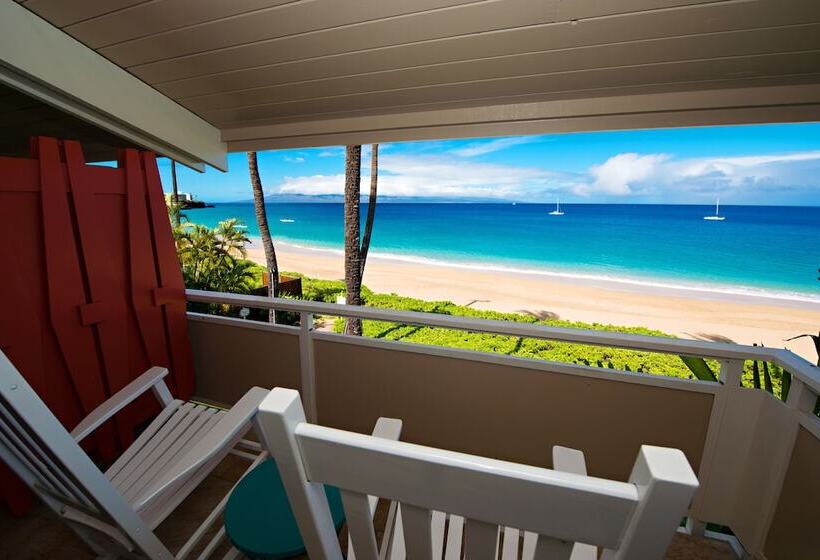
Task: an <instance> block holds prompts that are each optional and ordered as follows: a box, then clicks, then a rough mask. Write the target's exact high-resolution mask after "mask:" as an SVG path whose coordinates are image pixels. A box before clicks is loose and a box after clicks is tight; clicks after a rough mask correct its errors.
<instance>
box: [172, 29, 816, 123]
mask: <svg viewBox="0 0 820 560" xmlns="http://www.w3.org/2000/svg"><path fill="white" fill-rule="evenodd" d="M817 49H820V24H814V25H805V26H797V27H786V28H779V29H773V30H753V31H740V32H731V33H723V34H711V35H704V36H701V37H699V38H698V39H697V40H696V41H693V40H692V39H691V38H689V37H672V38H665V39H654V40H651V41H637V42H633V43H619V44H613V45H602V46H592V47H585V48H577V49H569V50H557V51H549V52H534V53H528V54H520V55H512V56H504V57H497V58H486V59H480V60H472V61H463V62H454V63H447V64H441V65H436V66H421V67H413V68H406V69H398V70H387V71H381V72H375V73H367V74H357V75H352V76H343V77H336V78H326V79H318V80H305V81H301V82H299V81H293V82H290V83H287V82H285V83H283V84H281V85H276V86H268V87H261V88H250V89H246V90H237V91H229V92H225V93H217V94H211V95H204V96H193V97H182V98H178V101H179V102H180V103H182V104H183V105H185V106H186V107H188V108H189V109H191V110H193V111H203V110H210V109H227V108H232V107H243V106H250V105H257V104H263V103H265V102H268V101H273V100H285V99H301V98H308V97H309V96H310V95H311V94H312V93H314V92H321V95H322V96H331V95H340V94H349V93H361V92H366V91H378V90H384V89H397V88H410V87H419V86H425V85H439V84H447V83H456V82H465V81H479V80H486V79H497V78H505V77H507V78H511V77H516V76H526V75H531V74H533V73H535V72H537V73H538V74H540V75H545V74H552V73H558V72H569V71H583V70H592V69H603V68H618V67H622V66H630V67H632V66H638V65H645V64H657V63H661V62H675V61H685V60H690V59H699V60H706V59H709V58H713V57H714V58H718V56H717V55H719V57H721V58H723V57H729V56H733V57H740V56H748V55H760V54H771V53H788V52H799V51H808V50H817ZM287 78H288V76H287V75H285V76H282V75H280V76H279V79H280V80H282V81H284V80H286V79H287Z"/></svg>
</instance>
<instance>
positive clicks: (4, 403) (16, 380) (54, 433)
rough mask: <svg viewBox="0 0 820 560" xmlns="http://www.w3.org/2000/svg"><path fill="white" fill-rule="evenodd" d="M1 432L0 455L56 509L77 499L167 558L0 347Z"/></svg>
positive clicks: (153, 552)
mask: <svg viewBox="0 0 820 560" xmlns="http://www.w3.org/2000/svg"><path fill="white" fill-rule="evenodd" d="M0 434H2V436H3V437H2V439H0V458H2V459H3V460H4V461H5V462H6V463H7V464H8V465H9V466H10V467H11V468H12V469H13V470H14V471H15V472H16V473H17V475H18V476H20V478H22V479H23V480H24V481H26V482H27V483H28V484H29V486H31V487H32V489H33V490H34V491H35V492H37V493H38V494H39V495H40V496H41V497H42V498H43V500H44V501H45V502H46V503H47V504H48V505H49V506H50V507H52V508H54V509H55V510H56V511H57V513H58V514H61V513H62V510H63V508H62V505H64V504H65V503H66V502H77V501H79V505H81V506H83V507H84V509H87V510H89V511H90V512H91V513H93V514H95V516H96V515H99V516H100V517H102V518H104V519H105V520H111V521H112V523H113V524H114V525H116V526H117V527H118V528H119V530H120V531H121V532H122V533H123V534H124V535H126V536H127V538H128V539H130V541H132V542H133V543H134V544H135V545H136V547H137V548H139V549H140V550H141V551H142V552H143V553H144V554H145V555H147V556H148V557H150V558H157V559H168V560H170V559H171V555H170V553H169V552H168V549H167V548H165V546H163V544H162V543H161V542H160V541H159V540H158V539H157V537H156V536H155V535H154V533H153V532H152V531H150V530H149V529H148V528H147V527H146V525H145V523H144V522H143V520H142V519H141V518H140V516H139V515H138V514H137V513H136V512H135V511H134V510H133V509H132V508H131V506H130V505H129V504H128V503H127V502H126V501H125V499H124V498H123V497H122V496H121V495H120V494H119V493H118V492H117V491H116V489H115V488H114V487H113V486H112V485H111V483H110V482H109V480H108V479H107V478H106V477H105V475H104V474H103V473H102V472H101V471H100V470H99V469H98V468H97V466H96V465H95V464H94V463H93V462H92V461H91V459H90V458H89V457H88V455H86V454H85V452H84V451H83V450H82V449H81V448H80V446H79V445H78V444H77V442H76V441H74V439H73V438H72V437H71V434H69V433H68V431H66V429H65V428H64V427H63V425H62V424H61V423H60V422H59V420H57V418H56V417H55V416H54V415H53V414H52V413H51V411H50V410H49V409H48V407H46V405H45V403H43V401H42V400H41V399H40V397H39V396H38V395H37V393H35V392H34V390H33V389H32V388H31V387H30V386H29V384H28V383H27V382H26V380H25V379H24V378H23V376H22V375H21V374H20V372H18V371H17V369H16V368H15V367H14V365H13V364H12V363H11V362H10V361H9V359H8V358H7V357H6V355H5V354H3V353H2V352H0ZM72 497H74V498H76V500H72V499H71V498H72Z"/></svg>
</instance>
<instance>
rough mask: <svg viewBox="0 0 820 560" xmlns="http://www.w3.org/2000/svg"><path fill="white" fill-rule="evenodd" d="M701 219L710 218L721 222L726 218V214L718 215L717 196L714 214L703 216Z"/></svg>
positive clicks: (718, 202) (718, 204) (718, 200)
mask: <svg viewBox="0 0 820 560" xmlns="http://www.w3.org/2000/svg"><path fill="white" fill-rule="evenodd" d="M703 219H704V220H711V221H718V222H722V221H723V220H725V219H726V216H721V215H720V199H719V198H718V199H717V202H716V203H715V215H714V216H704V217H703Z"/></svg>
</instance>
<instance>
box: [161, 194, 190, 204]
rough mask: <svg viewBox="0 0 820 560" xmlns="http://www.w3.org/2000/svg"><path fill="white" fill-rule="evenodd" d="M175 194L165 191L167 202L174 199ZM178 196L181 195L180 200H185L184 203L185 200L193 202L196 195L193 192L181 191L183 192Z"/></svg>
mask: <svg viewBox="0 0 820 560" xmlns="http://www.w3.org/2000/svg"><path fill="white" fill-rule="evenodd" d="M173 196H174V193H165V202H171V199H172V197H173ZM177 196H178V197H179V201H180V202H183V203H184V202H193V201H194V195H192V194H191V193H187V192H181V193H178V194H177Z"/></svg>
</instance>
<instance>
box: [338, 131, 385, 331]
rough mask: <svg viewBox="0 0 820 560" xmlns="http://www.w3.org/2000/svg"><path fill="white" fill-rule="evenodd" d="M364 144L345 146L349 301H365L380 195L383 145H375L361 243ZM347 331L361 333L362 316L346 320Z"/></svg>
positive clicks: (346, 244)
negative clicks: (366, 269)
mask: <svg viewBox="0 0 820 560" xmlns="http://www.w3.org/2000/svg"><path fill="white" fill-rule="evenodd" d="M361 171H362V147H361V146H348V147H347V149H346V150H345V288H346V291H347V303H348V304H349V305H361V304H362V278H363V277H364V265H365V262H366V261H367V252H368V251H369V250H370V237H371V236H372V234H373V220H374V218H375V217H376V195H377V191H378V181H379V145H378V144H373V145H372V146H371V156H370V198H369V199H368V203H367V220H366V221H365V225H364V235H363V238H362V241H361V244H359V232H360V212H359V205H360V201H361V182H362V177H361ZM345 333H346V334H353V335H357V336H361V334H362V320H361V319H357V318H350V319H348V320H347V322H346V323H345Z"/></svg>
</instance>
